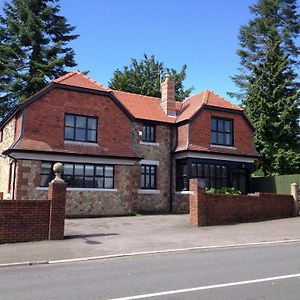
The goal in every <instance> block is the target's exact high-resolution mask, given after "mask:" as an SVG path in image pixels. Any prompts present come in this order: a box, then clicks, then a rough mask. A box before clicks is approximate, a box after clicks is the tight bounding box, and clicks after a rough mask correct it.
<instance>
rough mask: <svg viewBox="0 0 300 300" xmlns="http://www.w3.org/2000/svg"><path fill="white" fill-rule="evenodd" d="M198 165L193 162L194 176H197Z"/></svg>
mask: <svg viewBox="0 0 300 300" xmlns="http://www.w3.org/2000/svg"><path fill="white" fill-rule="evenodd" d="M197 175H198V174H197V165H196V164H192V177H197Z"/></svg>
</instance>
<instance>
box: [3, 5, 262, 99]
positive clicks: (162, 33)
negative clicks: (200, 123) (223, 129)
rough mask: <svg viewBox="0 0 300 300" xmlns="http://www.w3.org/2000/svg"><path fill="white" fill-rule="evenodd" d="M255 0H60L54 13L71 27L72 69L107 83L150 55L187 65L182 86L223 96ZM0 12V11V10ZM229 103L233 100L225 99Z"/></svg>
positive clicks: (234, 69) (173, 65)
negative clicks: (241, 30) (74, 64)
mask: <svg viewBox="0 0 300 300" xmlns="http://www.w3.org/2000/svg"><path fill="white" fill-rule="evenodd" d="M255 2H256V1H255V0H211V1H208V0H84V1H83V0H61V1H60V5H61V12H60V14H61V15H63V16H65V17H66V18H67V20H68V22H69V23H70V24H71V25H73V26H76V29H75V33H77V34H79V35H80V36H79V38H78V39H77V40H75V41H73V42H71V43H70V46H71V47H72V48H73V49H74V51H75V53H76V62H77V63H78V66H77V67H76V68H75V69H78V70H80V71H89V74H88V76H89V77H91V78H92V79H94V80H96V81H98V82H100V83H101V84H103V85H107V84H108V81H109V80H110V79H111V78H112V75H113V72H114V70H116V69H120V70H122V69H123V67H124V66H125V65H129V64H130V62H131V58H132V57H133V58H137V59H138V60H140V59H141V58H142V56H143V54H144V53H146V54H147V55H149V56H150V55H152V54H154V55H155V57H156V58H157V60H159V61H163V62H164V64H165V66H166V67H169V68H175V69H176V70H178V71H179V70H180V69H181V67H182V65H184V64H186V65H187V78H186V80H185V82H184V86H185V87H186V88H189V87H191V86H193V87H194V91H193V93H197V92H200V91H202V90H205V89H209V90H213V91H215V92H216V93H218V94H219V95H221V96H223V97H226V98H229V97H228V96H227V94H226V93H227V92H232V91H237V88H236V86H235V85H234V83H233V82H232V80H231V79H230V76H233V75H235V74H237V68H238V66H239V57H238V56H237V55H236V50H237V49H238V48H239V40H238V33H239V28H240V26H242V25H246V24H247V23H248V21H249V20H250V18H251V15H250V12H249V5H252V4H254V3H255ZM0 3H1V8H2V7H3V3H4V1H3V0H0ZM0 12H1V10H0ZM231 100H232V101H233V102H235V100H234V99H231Z"/></svg>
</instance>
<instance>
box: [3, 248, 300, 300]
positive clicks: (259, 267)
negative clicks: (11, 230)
mask: <svg viewBox="0 0 300 300" xmlns="http://www.w3.org/2000/svg"><path fill="white" fill-rule="evenodd" d="M0 291H1V293H0V299H1V300H2V299H3V300H10V299H24V300H26V299H28V300H29V299H30V300H34V299H43V300H47V299H51V300H55V299H64V300H68V299H72V300H77V299H122V300H125V299H126V300H127V299H155V300H156V299H168V300H169V299H172V300H173V299H189V300H190V299H201V300H202V299H214V300H217V299H230V300H235V299H239V300H240V299H272V300H273V299H297V300H298V299H299V298H300V243H289V244H281V245H272V246H271V245H269V246H255V247H243V248H228V249H218V250H204V251H203V250H202V251H187V252H181V253H169V254H157V255H148V256H137V257H127V258H117V259H106V260H96V261H88V262H77V263H61V264H53V265H36V266H24V267H8V268H0Z"/></svg>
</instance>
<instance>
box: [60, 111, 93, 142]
mask: <svg viewBox="0 0 300 300" xmlns="http://www.w3.org/2000/svg"><path fill="white" fill-rule="evenodd" d="M97 123H98V119H97V118H96V117H89V116H81V115H73V114H65V141H76V142H92V143H96V142H97V127H98V126H97V125H98V124H97Z"/></svg>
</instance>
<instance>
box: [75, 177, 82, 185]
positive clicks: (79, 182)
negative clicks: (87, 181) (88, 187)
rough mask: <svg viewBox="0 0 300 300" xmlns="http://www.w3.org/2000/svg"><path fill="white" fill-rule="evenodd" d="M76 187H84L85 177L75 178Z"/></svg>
mask: <svg viewBox="0 0 300 300" xmlns="http://www.w3.org/2000/svg"><path fill="white" fill-rule="evenodd" d="M74 187H83V177H82V176H75V177H74Z"/></svg>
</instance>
